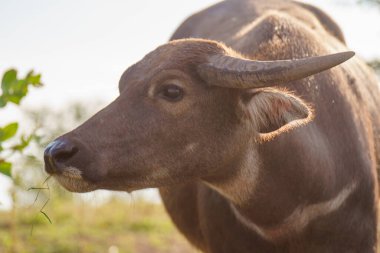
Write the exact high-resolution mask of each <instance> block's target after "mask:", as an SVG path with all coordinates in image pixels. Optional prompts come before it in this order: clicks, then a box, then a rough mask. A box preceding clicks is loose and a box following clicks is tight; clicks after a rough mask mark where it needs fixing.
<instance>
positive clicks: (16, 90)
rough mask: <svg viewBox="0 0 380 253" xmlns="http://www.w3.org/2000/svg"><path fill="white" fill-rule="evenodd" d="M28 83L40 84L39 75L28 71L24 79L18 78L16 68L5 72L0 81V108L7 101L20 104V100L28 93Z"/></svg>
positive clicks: (36, 85)
mask: <svg viewBox="0 0 380 253" xmlns="http://www.w3.org/2000/svg"><path fill="white" fill-rule="evenodd" d="M30 85H31V86H34V87H39V86H42V83H41V75H40V74H34V72H33V71H29V73H28V74H27V75H26V76H25V78H24V79H18V78H17V71H16V70H14V69H11V70H8V71H7V72H5V74H4V75H3V79H2V81H1V89H2V94H1V96H0V108H2V107H4V106H6V104H7V103H8V102H12V103H14V104H20V102H21V100H22V99H23V98H24V97H25V96H26V95H27V94H28V89H29V86H30Z"/></svg>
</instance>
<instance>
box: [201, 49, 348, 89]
mask: <svg viewBox="0 0 380 253" xmlns="http://www.w3.org/2000/svg"><path fill="white" fill-rule="evenodd" d="M354 55H355V53H354V52H352V51H348V52H342V53H337V54H330V55H324V56H315V57H308V58H301V59H295V60H278V61H255V60H248V59H244V58H236V57H232V56H228V55H213V56H211V57H210V58H209V62H208V63H204V64H201V65H199V66H198V72H199V74H200V75H201V77H202V78H203V79H204V80H205V81H207V82H209V83H210V84H212V85H217V86H223V87H227V88H242V89H250V88H261V87H268V86H274V85H278V84H282V83H286V82H290V81H294V80H298V79H302V78H305V77H308V76H310V75H314V74H317V73H319V72H322V71H324V70H327V69H330V68H332V67H334V66H336V65H339V64H341V63H343V62H345V61H347V60H348V59H350V58H351V57H353V56H354Z"/></svg>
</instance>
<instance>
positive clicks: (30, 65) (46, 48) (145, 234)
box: [0, 0, 380, 253]
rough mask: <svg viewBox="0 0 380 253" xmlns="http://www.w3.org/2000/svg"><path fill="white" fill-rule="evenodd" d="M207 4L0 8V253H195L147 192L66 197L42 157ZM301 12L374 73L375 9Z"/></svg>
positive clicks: (44, 1) (332, 4)
mask: <svg viewBox="0 0 380 253" xmlns="http://www.w3.org/2000/svg"><path fill="white" fill-rule="evenodd" d="M216 2H218V1H215V0H191V1H169V0H161V1H154V0H139V1H128V0H113V1H101V0H82V1H74V0H71V1H67V0H55V1H49V0H35V1H28V0H0V75H1V76H2V90H1V91H0V252H17V253H19V252H41V253H43V252H49V253H51V252H109V253H118V252H139V253H140V252H141V253H145V252H147V253H148V252H149V253H155V252H172V253H174V252H184V253H186V252H196V251H195V250H194V249H192V247H191V246H190V245H189V244H188V243H187V242H186V241H185V239H184V238H183V237H182V236H181V235H180V234H179V233H178V232H177V231H176V229H175V228H174V226H173V225H172V224H171V222H170V220H169V218H168V216H167V215H166V214H165V211H164V209H163V207H162V205H161V203H160V199H159V196H158V194H157V192H156V190H154V189H148V190H144V191H138V192H134V193H132V194H127V193H124V192H112V193H111V192H107V191H96V192H94V193H87V194H72V193H68V192H66V191H64V190H63V189H62V188H61V187H60V186H58V185H57V184H56V183H55V182H54V180H46V178H47V175H46V174H45V173H44V172H43V163H42V154H43V149H44V147H45V145H46V144H47V143H49V142H50V141H51V140H52V139H54V138H55V137H57V136H59V135H60V134H62V133H64V132H66V131H69V130H71V129H72V128H74V127H76V126H77V125H79V124H81V123H82V122H83V121H85V120H86V119H87V118H88V117H90V116H91V115H92V114H93V113H95V112H96V111H98V110H99V109H100V108H102V107H104V106H105V105H107V104H108V103H110V102H111V101H112V100H113V99H115V98H116V97H117V96H118V90H117V85H118V80H119V77H120V75H121V74H122V73H123V71H124V70H125V69H126V68H127V67H128V66H130V65H131V64H133V63H135V62H136V61H138V60H140V59H141V58H142V57H143V56H144V55H145V54H147V53H148V52H150V51H152V50H154V49H155V48H156V47H157V46H159V45H161V44H163V43H165V42H167V40H168V39H169V38H170V36H171V34H172V33H173V32H174V30H175V29H176V27H178V26H179V24H180V23H181V22H182V21H184V19H185V18H186V17H188V16H189V15H191V14H192V13H195V12H196V11H199V10H201V9H203V8H206V7H207V6H209V5H211V4H213V3H216ZM304 2H307V3H311V4H314V5H316V6H318V7H320V8H322V9H323V10H325V11H326V12H327V13H328V14H330V15H331V16H332V17H333V18H334V19H335V20H336V21H337V23H338V24H339V25H340V26H341V28H342V30H343V32H344V34H345V36H346V41H347V44H348V46H349V48H351V49H352V50H354V51H356V53H357V54H358V55H359V57H362V58H364V59H365V60H366V61H367V62H368V63H369V64H370V65H371V66H373V67H374V68H375V69H376V70H377V73H380V61H379V60H378V59H380V46H379V45H380V25H379V24H380V1H379V0H331V1H324V0H310V1H304ZM31 70H33V71H34V72H31ZM12 85H14V87H17V88H12V89H11V88H9V87H11V86H12Z"/></svg>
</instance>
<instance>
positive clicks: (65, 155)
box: [53, 147, 78, 163]
mask: <svg viewBox="0 0 380 253" xmlns="http://www.w3.org/2000/svg"><path fill="white" fill-rule="evenodd" d="M77 152H78V148H77V147H72V148H71V149H62V150H57V152H56V153H55V154H53V159H54V161H56V162H57V163H64V162H66V161H67V160H69V159H70V158H71V157H73V156H74V155H75V154H76V153H77Z"/></svg>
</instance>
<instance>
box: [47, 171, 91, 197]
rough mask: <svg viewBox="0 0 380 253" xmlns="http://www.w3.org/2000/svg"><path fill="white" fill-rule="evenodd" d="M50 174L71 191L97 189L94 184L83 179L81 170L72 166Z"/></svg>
mask: <svg viewBox="0 0 380 253" xmlns="http://www.w3.org/2000/svg"><path fill="white" fill-rule="evenodd" d="M52 176H53V177H54V178H55V179H56V180H57V181H58V182H59V183H60V184H61V185H62V186H63V187H64V188H65V189H66V190H68V191H71V192H90V191H94V190H96V189H97V186H96V185H95V184H93V183H90V182H88V181H86V180H84V179H83V177H82V173H81V171H80V170H78V169H77V168H74V167H68V168H66V169H65V170H63V172H62V173H60V174H53V175H52Z"/></svg>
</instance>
